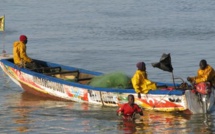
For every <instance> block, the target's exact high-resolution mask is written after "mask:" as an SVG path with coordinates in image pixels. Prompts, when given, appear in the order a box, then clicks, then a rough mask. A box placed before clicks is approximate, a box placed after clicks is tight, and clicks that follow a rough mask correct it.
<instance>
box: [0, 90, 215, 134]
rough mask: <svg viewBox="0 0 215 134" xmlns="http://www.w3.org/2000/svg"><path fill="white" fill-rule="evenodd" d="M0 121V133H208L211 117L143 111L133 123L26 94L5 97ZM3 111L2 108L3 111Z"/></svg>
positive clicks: (106, 111) (109, 111) (111, 111)
mask: <svg viewBox="0 0 215 134" xmlns="http://www.w3.org/2000/svg"><path fill="white" fill-rule="evenodd" d="M5 98H6V100H7V101H5V104H4V107H7V108H6V110H5V112H7V114H3V115H4V116H3V117H2V116H1V117H0V119H1V120H2V119H4V120H7V122H5V123H4V124H2V125H3V126H4V127H3V126H2V125H0V126H2V127H1V128H3V129H2V130H3V132H7V133H8V132H9V133H10V132H19V133H20V132H26V133H29V132H31V133H34V132H39V133H48V132H52V133H58V132H59V133H71V132H73V133H92V134H94V133H165V134H172V133H179V132H180V133H192V132H195V133H198V132H201V133H211V132H212V128H213V122H214V121H213V120H214V119H213V118H214V115H213V114H211V115H207V120H206V122H204V119H205V115H204V114H198V115H186V114H182V113H166V112H154V111H144V116H142V117H141V116H139V117H138V116H137V119H135V120H134V121H124V120H122V119H120V118H119V117H118V116H116V109H117V108H109V107H101V106H95V105H89V104H85V103H76V102H62V101H53V100H47V99H45V98H41V97H37V96H34V95H31V94H28V93H27V92H23V93H14V94H9V95H6V97H5ZM2 109H4V108H2Z"/></svg>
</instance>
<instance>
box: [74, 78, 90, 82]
mask: <svg viewBox="0 0 215 134" xmlns="http://www.w3.org/2000/svg"><path fill="white" fill-rule="evenodd" d="M91 79H92V78H80V79H78V80H77V81H85V80H91Z"/></svg>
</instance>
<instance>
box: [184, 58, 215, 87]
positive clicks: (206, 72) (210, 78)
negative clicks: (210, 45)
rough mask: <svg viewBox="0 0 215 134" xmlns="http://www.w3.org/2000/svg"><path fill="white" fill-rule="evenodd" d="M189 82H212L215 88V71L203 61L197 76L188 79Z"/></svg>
mask: <svg viewBox="0 0 215 134" xmlns="http://www.w3.org/2000/svg"><path fill="white" fill-rule="evenodd" d="M187 81H189V82H190V83H192V84H198V83H200V82H210V83H211V84H212V85H213V86H215V71H214V69H213V68H212V67H211V66H210V65H209V64H207V61H206V60H204V59H202V60H201V61H200V62H199V69H198V71H197V76H194V77H187Z"/></svg>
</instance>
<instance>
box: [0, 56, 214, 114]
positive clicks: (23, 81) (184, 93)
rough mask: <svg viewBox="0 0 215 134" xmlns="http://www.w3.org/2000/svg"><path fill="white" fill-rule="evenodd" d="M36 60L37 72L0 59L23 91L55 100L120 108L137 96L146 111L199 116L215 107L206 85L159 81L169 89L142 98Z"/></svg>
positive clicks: (71, 69) (82, 73)
mask: <svg viewBox="0 0 215 134" xmlns="http://www.w3.org/2000/svg"><path fill="white" fill-rule="evenodd" d="M34 60H35V61H36V62H37V63H38V64H40V65H41V66H42V67H41V68H37V69H34V70H29V69H26V68H20V67H19V66H17V65H15V64H14V63H13V56H12V55H4V56H0V66H1V68H2V70H3V72H4V73H6V74H7V75H8V76H9V77H10V79H11V80H13V81H14V82H15V83H16V84H17V85H18V86H20V87H21V88H22V89H23V90H25V91H27V92H29V93H31V94H34V95H37V96H41V97H45V98H50V99H54V100H60V101H75V102H80V103H89V104H96V105H101V106H110V107H118V106H120V105H122V104H124V103H127V96H128V95H129V94H133V95H134V96H135V102H136V103H137V104H138V105H139V106H140V107H142V108H143V109H145V110H154V111H165V112H179V111H182V112H186V113H191V114H196V113H207V112H211V109H212V107H213V106H214V98H215V92H214V90H213V89H212V87H211V86H210V85H208V84H205V83H203V84H201V85H200V86H199V87H200V88H199V90H196V91H197V92H195V93H194V92H193V90H190V89H187V88H185V87H181V84H175V83H174V84H172V83H163V82H157V85H158V86H159V85H164V84H165V85H166V86H167V88H165V89H157V90H150V91H149V93H148V94H142V95H141V96H142V97H141V99H139V98H138V96H137V94H136V93H135V91H134V89H132V88H131V89H114V88H101V87H93V86H90V85H89V84H88V83H89V82H90V80H91V79H92V78H94V77H97V76H101V75H103V73H100V72H95V71H90V70H85V69H82V68H76V67H70V66H64V65H60V64H56V63H51V62H47V61H42V60H36V59H34ZM197 87H198V86H197ZM199 91H200V92H199Z"/></svg>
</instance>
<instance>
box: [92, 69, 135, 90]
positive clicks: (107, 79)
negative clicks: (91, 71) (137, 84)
mask: <svg viewBox="0 0 215 134" xmlns="http://www.w3.org/2000/svg"><path fill="white" fill-rule="evenodd" d="M89 85H91V86H93V87H103V88H121V89H128V88H132V84H131V78H130V77H129V76H127V75H126V74H125V73H122V72H112V73H108V74H104V75H101V76H96V77H94V78H93V79H91V81H90V82H89Z"/></svg>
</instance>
